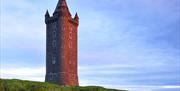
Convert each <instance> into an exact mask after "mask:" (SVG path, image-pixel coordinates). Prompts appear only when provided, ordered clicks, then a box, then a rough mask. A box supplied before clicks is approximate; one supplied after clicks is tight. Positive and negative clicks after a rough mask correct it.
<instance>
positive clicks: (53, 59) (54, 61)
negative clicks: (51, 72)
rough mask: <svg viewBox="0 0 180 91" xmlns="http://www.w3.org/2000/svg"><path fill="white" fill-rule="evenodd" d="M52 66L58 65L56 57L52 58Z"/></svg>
mask: <svg viewBox="0 0 180 91" xmlns="http://www.w3.org/2000/svg"><path fill="white" fill-rule="evenodd" d="M52 64H56V58H55V57H54V56H53V57H52Z"/></svg>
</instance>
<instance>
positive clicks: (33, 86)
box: [0, 79, 125, 91]
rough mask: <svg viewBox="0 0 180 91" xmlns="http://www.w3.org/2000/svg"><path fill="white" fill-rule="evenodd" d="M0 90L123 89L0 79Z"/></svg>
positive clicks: (106, 90) (82, 90)
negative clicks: (66, 85)
mask: <svg viewBox="0 0 180 91" xmlns="http://www.w3.org/2000/svg"><path fill="white" fill-rule="evenodd" d="M0 91H125V90H116V89H106V88H103V87H98V86H87V87H65V86H59V85H56V84H51V83H46V82H34V81H24V80H17V79H12V80H7V79H0Z"/></svg>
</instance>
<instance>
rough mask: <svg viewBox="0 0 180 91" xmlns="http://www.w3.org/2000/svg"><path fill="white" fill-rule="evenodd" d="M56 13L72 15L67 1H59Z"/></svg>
mask: <svg viewBox="0 0 180 91" xmlns="http://www.w3.org/2000/svg"><path fill="white" fill-rule="evenodd" d="M54 13H68V14H69V15H71V14H70V12H69V9H68V6H67V3H66V0H59V1H58V4H57V6H56V9H55V11H54Z"/></svg>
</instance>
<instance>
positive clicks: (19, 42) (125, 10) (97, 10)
mask: <svg viewBox="0 0 180 91" xmlns="http://www.w3.org/2000/svg"><path fill="white" fill-rule="evenodd" d="M57 1H58V0H13V1H12V0H1V19H0V23H1V33H0V36H1V38H0V42H1V44H0V46H1V47H0V55H1V56H0V62H1V65H0V66H1V71H0V72H1V78H19V79H27V80H35V81H44V76H45V23H44V14H45V11H46V10H47V9H48V10H49V11H50V13H51V14H52V13H53V11H54V9H55V7H56V4H57ZM67 3H68V6H69V9H70V11H71V14H72V16H74V15H75V13H76V12H78V14H79V17H80V26H79V30H78V38H79V40H78V42H79V43H78V44H79V49H78V53H79V54H78V61H79V81H80V84H81V85H100V86H105V87H110V88H122V89H129V90H131V91H178V90H179V89H180V0H67Z"/></svg>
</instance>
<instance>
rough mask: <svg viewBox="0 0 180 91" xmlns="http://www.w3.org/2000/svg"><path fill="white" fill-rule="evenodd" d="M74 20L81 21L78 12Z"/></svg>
mask: <svg viewBox="0 0 180 91" xmlns="http://www.w3.org/2000/svg"><path fill="white" fill-rule="evenodd" d="M74 20H76V21H79V16H78V14H77V12H76V15H75V17H74Z"/></svg>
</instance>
